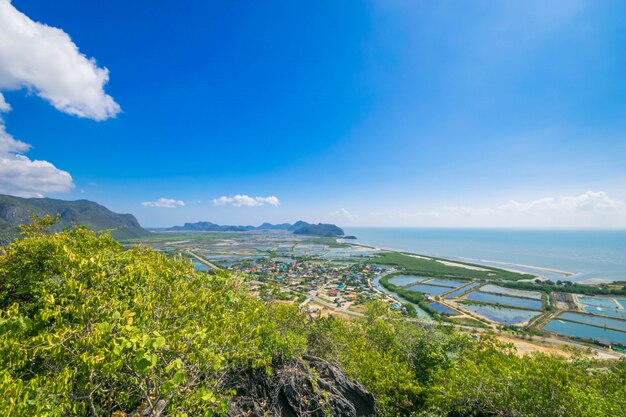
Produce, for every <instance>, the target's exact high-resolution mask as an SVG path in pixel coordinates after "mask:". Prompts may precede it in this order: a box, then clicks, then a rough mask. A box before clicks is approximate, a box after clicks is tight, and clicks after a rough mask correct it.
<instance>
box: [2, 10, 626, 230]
mask: <svg viewBox="0 0 626 417" xmlns="http://www.w3.org/2000/svg"><path fill="white" fill-rule="evenodd" d="M0 3H4V6H3V7H4V9H3V10H4V13H5V14H6V15H7V16H8V17H6V18H7V19H14V20H15V19H17V15H15V14H14V13H13V12H12V11H11V10H9V9H8V8H7V7H12V8H15V9H17V11H19V12H20V13H22V14H23V15H25V16H26V17H27V18H28V19H30V20H32V21H33V22H41V23H44V24H46V25H48V26H50V27H55V28H59V29H60V30H62V31H63V32H65V33H66V34H67V35H69V37H70V38H71V41H70V40H69V39H61V40H58V39H57V38H54V36H55V35H54V34H47V33H44V34H42V35H41V36H42V37H43V38H44V40H46V38H45V37H46V36H51V37H53V38H54V42H59V45H61V44H62V45H65V46H67V44H71V43H72V42H73V43H74V44H75V45H76V46H77V48H78V49H79V50H80V53H81V54H84V55H85V56H86V57H88V58H93V59H94V60H95V63H94V62H93V61H88V60H86V59H83V60H78V58H76V56H78V53H77V52H75V51H74V52H72V51H69V50H68V48H61V47H59V51H61V52H59V56H58V57H56V56H53V55H49V54H51V52H47V51H45V50H44V49H45V48H44V47H42V48H41V54H42V57H41V60H40V62H41V64H38V63H37V62H38V61H37V60H36V59H35V58H34V57H36V56H38V55H37V54H39V53H40V52H38V51H40V49H33V52H30V53H29V54H26V52H21V51H24V50H25V49H24V48H30V45H29V44H25V42H30V41H28V40H24V39H22V38H20V37H17V35H16V37H15V38H13V34H12V33H11V32H10V31H9V30H7V31H6V32H5V33H4V36H5V37H7V39H10V40H14V39H15V43H16V45H17V46H16V47H15V48H12V49H6V50H2V49H0V66H1V67H0V92H1V93H2V95H3V97H4V99H3V100H2V101H0V112H1V111H2V103H4V102H6V103H7V104H8V105H10V108H11V110H10V111H6V112H5V113H3V114H2V119H0V120H2V123H3V124H0V127H3V126H4V128H5V129H6V132H8V133H7V134H10V135H11V137H12V138H14V139H15V140H19V141H22V142H24V143H27V144H30V145H31V146H32V147H31V148H30V149H28V150H26V149H25V148H24V147H22V148H24V149H19V152H17V151H12V152H13V153H16V152H17V153H19V154H23V155H26V156H27V157H28V158H30V160H31V161H36V160H38V161H47V162H48V163H49V164H52V165H53V168H54V169H56V171H53V170H52V168H50V169H49V172H48V173H47V174H46V175H50V176H53V175H58V174H59V172H65V173H67V174H68V175H69V176H71V180H69V179H68V178H67V177H63V178H61V179H59V181H56V180H55V181H56V182H53V181H52V180H49V178H48V180H47V181H44V182H45V184H47V185H38V186H39V187H40V189H36V186H35V185H33V186H29V187H27V188H19V187H18V185H16V183H11V181H15V180H13V179H11V178H14V176H13V177H10V178H8V177H7V178H5V179H4V180H3V179H2V178H1V177H0V190H1V191H3V192H8V193H12V194H18V195H34V194H38V195H45V196H50V197H56V198H63V199H78V198H86V199H90V200H94V201H97V202H99V203H102V204H104V205H106V206H107V207H110V208H111V209H113V210H116V211H121V212H131V213H133V214H135V215H136V216H137V217H138V219H139V220H140V222H141V223H142V224H143V225H146V226H167V225H173V224H180V223H182V222H185V221H197V220H210V221H214V222H218V223H237V224H256V223H260V222H262V221H272V222H282V221H294V220H296V219H299V218H304V219H306V220H309V221H332V222H335V223H338V224H342V225H380V226H475V227H478V226H494V227H602V228H617V227H619V228H623V227H626V206H625V203H624V202H625V201H626V163H625V162H624V161H626V136H625V135H626V117H625V116H626V54H625V53H624V50H625V49H626V48H625V47H626V21H625V20H624V19H623V16H626V3H624V2H619V1H603V2H591V1H589V2H586V1H551V2H544V1H515V2H514V1H509V2H490V1H441V2H430V1H428V2H426V1H424V2H421V1H401V0H386V1H382V0H381V1H365V2H356V1H345V2H337V1H319V2H314V3H301V2H293V1H273V2H263V1H260V2H241V1H229V2H158V4H157V3H155V2H147V1H145V2H144V1H131V2H129V1H124V2H122V1H115V0H109V1H106V2H104V1H89V2H76V1H65V0H56V1H54V2H50V1H46V0H31V1H21V0H14V1H13V2H12V5H11V3H9V2H8V0H0ZM7 5H8V6H7ZM12 13H13V14H12ZM20 22H21V21H20ZM24 24H26V23H24ZM16 27H18V26H17V25H16ZM16 33H17V32H16ZM1 36H3V32H2V30H1V29H0V37H1ZM46 41H47V40H46ZM63 42H65V43H63ZM42 45H46V43H45V42H44V43H42ZM70 49H71V48H70ZM68 51H69V52H68ZM12 54H13V55H12ZM45 54H48V55H45ZM73 54H75V55H76V56H74V55H73ZM25 56H26V57H25ZM83 58H84V57H83ZM63 60H66V61H67V65H68V66H61V62H62V61H63ZM77 60H78V61H77ZM22 62H23V65H24V66H25V67H27V69H28V70H29V71H30V72H23V71H22V72H20V71H18V68H17V67H18V63H22ZM49 62H54V63H55V64H54V65H53V66H56V65H58V66H59V68H60V69H59V70H58V71H59V74H65V73H68V74H74V71H78V69H77V68H80V69H81V71H82V72H80V73H79V72H77V73H76V76H69V75H68V76H67V80H66V79H65V78H64V77H62V76H61V77H60V78H63V80H61V81H62V82H61V81H59V82H58V83H57V80H58V79H59V76H53V75H51V76H49V77H46V76H45V75H46V71H52V70H50V69H49V68H48V65H47V64H46V63H49ZM76 62H78V63H76ZM72 63H74V64H72ZM29 65H30V66H33V68H30V67H28V66H29ZM20 68H21V67H20ZM55 68H56V67H55ZM104 68H106V69H108V74H106V75H108V82H105V81H106V80H104V78H103V77H105V76H104V75H103V74H104V73H103V72H102V71H104ZM85 71H87V73H88V74H89V76H88V77H87V76H85V80H83V82H82V83H80V85H75V84H73V83H74V80H75V79H77V78H79V79H81V80H82V78H81V77H82V76H83V75H84V74H85ZM99 71H100V72H99ZM51 73H52V72H51ZM24 74H31V75H24ZM32 74H40V75H37V76H33V75H32ZM41 74H43V75H41ZM54 74H57V73H54ZM20 77H21V78H20ZM57 84H59V85H57ZM84 91H90V92H93V94H91V93H90V94H89V95H87V93H84ZM107 97H109V98H111V99H112V100H109V99H107ZM51 104H52V105H51ZM116 105H119V109H118V108H117V107H116ZM120 110H121V111H120ZM68 113H69V114H68ZM0 133H2V132H0ZM7 140H8V139H7ZM0 145H2V143H0ZM14 147H15V146H14ZM1 148H2V146H0V151H1V150H2V149H1ZM11 149H13V148H11ZM29 169H33V170H34V169H35V167H31V166H30V165H29ZM1 175H2V171H1V170H0V176H1ZM37 175H39V174H37ZM38 178H39V177H38ZM3 181H4V182H3ZM50 183H54V186H50V185H49V184H50ZM3 184H4V185H3ZM21 184H22V182H20V187H22V185H21ZM38 184H39V183H38ZM41 184H43V183H41ZM235 196H244V197H235ZM222 197H224V198H222ZM256 197H259V198H256ZM268 198H270V199H269V200H268ZM272 198H275V199H272ZM160 199H162V200H160ZM159 201H160V202H159ZM142 203H146V204H142ZM164 206H167V207H164Z"/></svg>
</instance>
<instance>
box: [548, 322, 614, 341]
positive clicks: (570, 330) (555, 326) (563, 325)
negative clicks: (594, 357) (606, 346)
mask: <svg viewBox="0 0 626 417" xmlns="http://www.w3.org/2000/svg"><path fill="white" fill-rule="evenodd" d="M543 328H544V329H545V330H548V331H550V332H555V333H559V334H562V335H565V336H572V337H582V338H585V339H603V340H608V341H610V342H614V343H621V344H626V332H619V331H617V330H611V329H604V328H601V327H594V326H588V325H586V324H580V323H574V322H571V321H565V320H558V319H556V320H552V321H550V322H549V323H548V324H546V325H545V326H544V327H543Z"/></svg>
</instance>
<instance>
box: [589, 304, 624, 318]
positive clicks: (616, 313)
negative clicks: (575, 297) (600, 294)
mask: <svg viewBox="0 0 626 417" xmlns="http://www.w3.org/2000/svg"><path fill="white" fill-rule="evenodd" d="M583 310H585V311H586V312H587V313H591V314H600V315H602V316H611V317H621V318H623V319H626V310H616V309H612V308H604V307H594V306H584V307H583Z"/></svg>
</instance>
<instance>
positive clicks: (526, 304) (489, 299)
mask: <svg viewBox="0 0 626 417" xmlns="http://www.w3.org/2000/svg"><path fill="white" fill-rule="evenodd" d="M465 297H466V298H467V299H468V300H472V301H482V302H484V303H492V304H502V305H506V306H513V307H520V308H530V309H533V310H541V301H538V300H529V299H526V298H516V297H507V296H505V295H497V294H488V293H486V292H480V291H475V292H472V293H469V294H467V295H466V296H465Z"/></svg>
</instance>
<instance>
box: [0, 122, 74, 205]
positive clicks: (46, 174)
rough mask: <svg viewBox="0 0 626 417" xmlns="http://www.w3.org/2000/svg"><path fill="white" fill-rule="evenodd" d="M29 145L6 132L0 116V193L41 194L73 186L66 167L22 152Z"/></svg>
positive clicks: (33, 195) (66, 189)
mask: <svg viewBox="0 0 626 417" xmlns="http://www.w3.org/2000/svg"><path fill="white" fill-rule="evenodd" d="M29 149H30V145H29V144H27V143H24V142H22V141H19V140H16V139H14V138H13V136H11V135H10V134H8V133H7V132H6V130H5V128H4V124H3V123H2V119H1V117H0V193H3V194H11V195H17V196H20V197H42V196H43V195H42V193H46V192H64V191H69V190H71V189H72V188H73V187H74V182H73V181H72V176H71V175H70V174H69V173H67V172H66V171H62V170H60V169H58V168H56V167H55V166H54V165H52V164H51V163H50V162H47V161H38V160H35V161H32V160H30V159H29V158H28V157H26V156H24V155H22V154H23V153H24V152H26V151H28V150H29Z"/></svg>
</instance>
